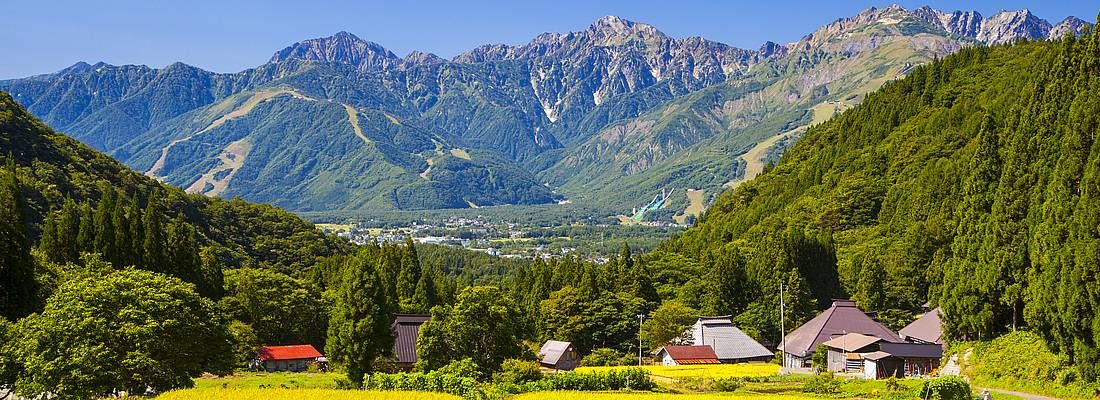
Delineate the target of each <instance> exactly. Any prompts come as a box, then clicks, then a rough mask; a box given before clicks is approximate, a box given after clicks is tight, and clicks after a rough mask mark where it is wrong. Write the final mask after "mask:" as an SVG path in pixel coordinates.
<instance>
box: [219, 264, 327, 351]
mask: <svg viewBox="0 0 1100 400" xmlns="http://www.w3.org/2000/svg"><path fill="white" fill-rule="evenodd" d="M225 281H226V282H225V289H226V296H225V297H223V298H222V299H221V301H219V302H218V304H219V306H220V307H221V308H222V310H224V311H225V312H226V314H228V315H229V316H230V317H231V318H234V319H236V320H239V321H241V322H243V323H246V324H248V325H250V326H251V329H252V330H253V332H254V334H255V335H256V337H257V339H258V340H259V341H260V343H263V344H271V345H278V344H301V343H309V344H312V345H314V346H315V347H317V348H319V349H323V348H325V331H326V330H327V327H328V314H329V309H328V307H327V305H326V304H325V302H324V299H322V297H321V292H320V290H318V289H317V288H316V287H315V286H313V285H312V284H310V283H308V282H305V281H302V280H298V279H294V278H291V277H289V276H286V275H284V274H280V273H278V272H275V271H271V270H266V269H255V268H241V269H236V270H229V271H226V279H225Z"/></svg>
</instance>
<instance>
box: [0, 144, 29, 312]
mask: <svg viewBox="0 0 1100 400" xmlns="http://www.w3.org/2000/svg"><path fill="white" fill-rule="evenodd" d="M0 179H2V180H0V317H3V318H8V319H12V320H14V319H18V318H22V317H24V316H26V315H27V314H30V313H31V312H33V311H34V310H35V308H37V307H38V299H37V292H38V284H37V282H36V281H35V279H34V258H32V257H31V245H30V240H29V239H28V237H27V217H26V214H25V207H26V205H25V204H24V199H23V188H22V185H21V184H20V183H19V176H18V174H17V171H16V169H15V162H14V161H12V160H11V159H8V165H7V168H6V171H4V172H3V174H2V176H0Z"/></svg>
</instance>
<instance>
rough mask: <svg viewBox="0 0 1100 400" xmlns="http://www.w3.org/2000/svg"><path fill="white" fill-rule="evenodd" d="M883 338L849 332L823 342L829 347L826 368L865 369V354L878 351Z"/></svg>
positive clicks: (839, 370)
mask: <svg viewBox="0 0 1100 400" xmlns="http://www.w3.org/2000/svg"><path fill="white" fill-rule="evenodd" d="M881 341H882V339H880V338H877V337H874V336H869V335H864V334H860V333H849V334H846V335H844V336H840V337H837V338H833V339H830V340H827V341H825V342H824V343H822V345H823V346H825V347H826V348H827V349H828V352H829V353H828V354H829V356H828V361H827V362H826V367H827V368H826V369H828V370H829V371H833V372H859V371H862V370H863V354H866V353H872V352H875V351H878V349H879V346H878V343H879V342H881Z"/></svg>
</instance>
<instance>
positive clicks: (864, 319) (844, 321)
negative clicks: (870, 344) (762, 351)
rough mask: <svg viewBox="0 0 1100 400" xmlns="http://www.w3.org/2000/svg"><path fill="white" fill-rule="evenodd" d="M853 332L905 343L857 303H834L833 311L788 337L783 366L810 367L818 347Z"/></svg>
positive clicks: (828, 310)
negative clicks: (811, 358) (857, 305)
mask: <svg viewBox="0 0 1100 400" xmlns="http://www.w3.org/2000/svg"><path fill="white" fill-rule="evenodd" d="M849 333H860V334H863V335H867V336H874V337H876V338H879V339H882V341H884V342H890V343H901V342H902V340H901V337H900V336H898V334H897V333H894V331H891V330H890V328H887V327H885V326H883V325H882V324H880V323H878V321H875V320H874V319H872V318H871V317H869V316H867V314H866V313H864V312H863V311H862V310H860V309H859V308H858V307H856V303H855V302H854V301H850V300H833V305H832V306H830V307H829V309H827V310H825V311H822V312H821V314H818V315H817V316H816V317H814V318H813V319H811V320H810V321H809V322H806V323H805V324H803V325H802V326H800V327H798V329H795V330H794V331H792V332H791V333H789V334H787V339H786V341H785V342H784V343H782V344H780V346H779V348H780V349H781V350H783V366H784V367H795V368H802V367H806V366H807V364H808V363H809V361H810V356H811V355H812V354H813V352H814V349H816V348H817V345H819V344H822V343H825V342H826V341H828V340H831V339H834V338H838V337H841V336H844V335H846V334H849Z"/></svg>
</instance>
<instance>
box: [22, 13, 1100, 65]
mask: <svg viewBox="0 0 1100 400" xmlns="http://www.w3.org/2000/svg"><path fill="white" fill-rule="evenodd" d="M894 2H898V3H900V4H902V5H904V6H905V7H907V8H910V9H912V8H915V7H919V6H921V5H924V4H929V5H931V6H933V7H935V8H938V9H941V10H957V9H961V10H977V11H979V12H980V13H981V14H982V15H983V16H988V15H992V14H993V13H995V12H996V11H997V10H1000V9H1020V8H1029V9H1031V11H1032V12H1033V13H1035V14H1036V15H1038V16H1039V17H1041V18H1045V19H1047V20H1049V21H1051V23H1057V22H1058V21H1061V20H1062V19H1063V18H1065V17H1066V16H1069V15H1074V16H1077V17H1079V18H1082V19H1085V20H1088V21H1093V20H1094V19H1095V18H1096V14H1097V12H1098V11H1100V2H1097V1H1082V0H1074V1H1061V0H1058V1H1053V0H1030V1H1022V0H1002V1H955V2H951V1H940V0H927V1H850V0H819V1H781V0H753V1H732V0H727V1H720V0H715V1H695V0H660V1H652V0H535V1H530V0H512V1H504V0H502V1H488V0H476V1H475V0H470V1H461V0H451V1H416V0H403V1H402V0H391V1H374V0H363V1H328V0H305V1H275V0H270V1H258V0H242V1H238V0H216V1H208V0H195V1H188V0H179V1H172V0H141V1H129V0H127V1H111V0H101V1H95V0H80V1H71V0H60V1H50V0H29V1H28V0H3V3H4V4H3V5H2V6H0V37H3V40H0V54H2V55H3V58H2V59H0V79H6V78H14V77H23V76H29V75H34V74H40V73H46V72H53V71H57V70H59V69H61V68H64V67H66V66H69V65H72V64H73V63H75V62H77V61H87V62H89V63H94V62H96V61H105V62H108V63H111V64H145V65H149V66H152V67H162V66H164V65H167V64H170V63H172V62H175V61H182V62H185V63H187V64H191V65H195V66H198V67H200V68H204V69H208V70H212V71H217V72H236V71H240V70H242V69H246V68H249V67H254V66H257V65H259V64H262V63H264V62H265V61H267V59H268V58H269V57H271V54H272V53H274V52H275V51H277V50H279V49H281V48H283V47H286V46H287V45H289V44H291V43H294V42H297V41H299V40H302V39H308V38H314V37H321V36H328V35H331V34H333V33H335V32H339V31H342V30H345V31H348V32H351V33H354V34H356V35H357V36H359V37H361V38H364V39H366V40H371V41H374V42H377V43H379V44H381V45H383V46H385V47H386V48H388V49H390V50H391V51H393V52H394V53H396V54H397V55H399V56H404V55H405V54H407V53H408V52H410V51H412V50H421V51H428V52H432V53H435V54H438V55H440V56H442V57H445V58H450V57H453V56H454V55H456V54H458V53H461V52H463V51H465V50H468V49H470V48H473V47H475V46H477V45H480V44H485V43H506V44H518V43H525V42H527V41H528V40H530V39H531V38H532V37H534V36H536V35H538V34H540V33H543V32H569V31H577V30H582V29H584V28H585V27H586V26H588V25H589V24H590V23H591V22H592V21H594V20H596V19H598V18H599V17H601V16H604V15H617V16H620V17H623V18H626V19H629V20H633V21H638V22H646V23H649V24H651V25H654V26H656V27H657V28H658V29H660V30H661V31H663V32H665V33H666V34H669V35H671V36H674V37H683V36H702V37H705V38H707V39H711V40H716V41H719V42H723V43H726V44H730V45H733V46H738V47H744V48H757V47H759V46H760V44H762V43H763V42H764V41H766V40H771V41H774V42H779V43H785V42H789V41H793V40H796V39H798V38H799V37H801V36H802V35H804V34H806V33H809V32H811V31H812V30H813V29H815V28H816V27H818V26H820V25H823V24H826V23H828V22H830V21H833V20H835V19H837V18H840V17H846V16H851V15H854V14H856V13H858V12H859V11H860V10H862V9H864V8H867V7H869V6H880V7H881V6H884V5H888V4H890V3H894Z"/></svg>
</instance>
